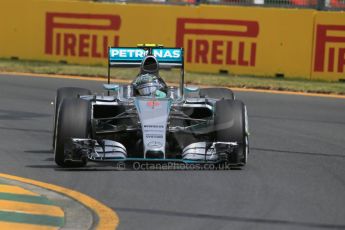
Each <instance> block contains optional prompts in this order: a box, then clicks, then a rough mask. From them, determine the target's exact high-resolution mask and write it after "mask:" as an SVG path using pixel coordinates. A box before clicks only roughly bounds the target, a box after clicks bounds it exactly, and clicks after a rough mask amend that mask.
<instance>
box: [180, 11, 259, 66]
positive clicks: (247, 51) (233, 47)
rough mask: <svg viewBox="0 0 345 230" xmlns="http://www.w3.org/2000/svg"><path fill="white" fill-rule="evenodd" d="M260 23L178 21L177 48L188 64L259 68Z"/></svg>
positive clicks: (203, 20)
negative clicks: (183, 54) (257, 57)
mask: <svg viewBox="0 0 345 230" xmlns="http://www.w3.org/2000/svg"><path fill="white" fill-rule="evenodd" d="M258 35H259V23H258V22H257V21H249V20H230V19H202V18H178V19H177V23H176V46H177V47H185V49H186V54H187V58H186V62H187V63H192V64H213V65H228V66H250V67H253V66H255V65H256V50H257V37H258Z"/></svg>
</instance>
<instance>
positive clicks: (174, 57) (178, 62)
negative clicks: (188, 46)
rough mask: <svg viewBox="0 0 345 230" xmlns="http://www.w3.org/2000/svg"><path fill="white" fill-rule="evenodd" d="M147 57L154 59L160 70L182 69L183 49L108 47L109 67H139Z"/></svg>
mask: <svg viewBox="0 0 345 230" xmlns="http://www.w3.org/2000/svg"><path fill="white" fill-rule="evenodd" d="M147 55H153V56H155V57H156V59H157V61H158V63H159V67H160V68H174V67H176V68H183V62H184V60H183V48H165V47H110V48H109V52H108V61H109V68H110V67H139V66H140V65H141V61H142V60H143V58H144V57H145V56H147Z"/></svg>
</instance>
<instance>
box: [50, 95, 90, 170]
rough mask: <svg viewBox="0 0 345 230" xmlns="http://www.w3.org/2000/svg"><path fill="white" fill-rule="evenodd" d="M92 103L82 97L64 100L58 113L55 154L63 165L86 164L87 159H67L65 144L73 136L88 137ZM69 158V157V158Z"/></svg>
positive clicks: (58, 161)
mask: <svg viewBox="0 0 345 230" xmlns="http://www.w3.org/2000/svg"><path fill="white" fill-rule="evenodd" d="M90 116H91V104H90V102H89V101H86V100H83V99H80V98H66V99H64V100H63V101H62V103H61V105H60V109H59V111H58V114H57V123H56V132H55V143H56V144H55V147H54V156H55V162H56V164H57V165H59V166H61V167H69V166H84V165H86V163H87V159H86V158H83V159H78V160H80V161H79V162H78V161H77V162H73V163H72V162H69V161H66V155H65V144H66V143H68V141H70V139H71V138H88V137H89V133H90ZM67 160H68V159H67Z"/></svg>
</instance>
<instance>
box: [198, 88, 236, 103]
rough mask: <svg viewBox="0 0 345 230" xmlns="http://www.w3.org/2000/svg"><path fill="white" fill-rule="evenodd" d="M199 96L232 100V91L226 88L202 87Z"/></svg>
mask: <svg viewBox="0 0 345 230" xmlns="http://www.w3.org/2000/svg"><path fill="white" fill-rule="evenodd" d="M199 95H200V97H206V98H214V99H230V100H234V99H235V97H234V93H233V92H232V90H231V89H228V88H203V89H200V92H199Z"/></svg>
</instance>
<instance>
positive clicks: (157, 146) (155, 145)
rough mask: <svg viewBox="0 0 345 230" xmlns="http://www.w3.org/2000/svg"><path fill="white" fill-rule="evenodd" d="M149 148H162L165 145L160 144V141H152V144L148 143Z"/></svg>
mask: <svg viewBox="0 0 345 230" xmlns="http://www.w3.org/2000/svg"><path fill="white" fill-rule="evenodd" d="M147 146H148V147H150V148H161V147H162V146H163V144H162V143H161V142H158V141H151V142H149V143H147Z"/></svg>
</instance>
